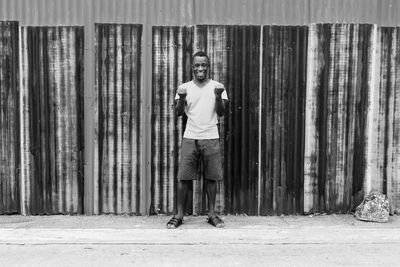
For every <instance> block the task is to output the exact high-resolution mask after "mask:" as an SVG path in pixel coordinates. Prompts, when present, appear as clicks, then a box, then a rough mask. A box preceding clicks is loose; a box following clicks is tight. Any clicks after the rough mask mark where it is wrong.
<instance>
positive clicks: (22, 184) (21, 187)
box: [18, 26, 26, 215]
mask: <svg viewBox="0 0 400 267" xmlns="http://www.w3.org/2000/svg"><path fill="white" fill-rule="evenodd" d="M21 42H22V38H21V26H19V27H18V51H19V59H18V64H19V66H18V69H19V75H18V77H19V123H20V127H19V133H20V136H19V142H20V143H19V145H20V161H21V162H20V171H19V179H20V183H19V194H20V203H19V205H20V210H21V214H22V215H26V211H25V205H24V204H25V191H24V188H25V179H24V175H23V173H24V171H25V170H24V166H25V164H24V162H25V159H24V151H23V147H24V146H23V139H24V116H23V114H24V105H23V102H24V101H23V94H22V89H23V87H22V85H23V83H22V71H21V70H22V54H23V53H22V44H21Z"/></svg>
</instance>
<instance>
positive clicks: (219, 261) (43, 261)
mask: <svg viewBox="0 0 400 267" xmlns="http://www.w3.org/2000/svg"><path fill="white" fill-rule="evenodd" d="M168 219H169V217H167V216H150V217H147V216H143V217H133V216H38V217H24V216H0V259H1V263H2V264H1V265H2V266H21V265H26V266H110V265H115V266H242V265H249V264H251V265H253V266H322V265H324V266H338V265H339V266H387V265H388V264H391V266H397V265H399V264H400V216H392V217H390V221H389V223H384V224H380V223H366V222H360V221H357V220H356V219H355V218H354V217H353V216H351V215H329V216H268V217H246V216H223V219H224V220H225V222H226V227H225V228H224V229H215V228H213V227H212V226H210V225H209V224H207V223H206V222H205V219H206V217H205V216H198V217H194V216H191V217H187V218H185V223H184V224H183V225H182V226H181V227H179V228H178V229H176V230H168V229H166V228H165V224H166V222H167V221H168Z"/></svg>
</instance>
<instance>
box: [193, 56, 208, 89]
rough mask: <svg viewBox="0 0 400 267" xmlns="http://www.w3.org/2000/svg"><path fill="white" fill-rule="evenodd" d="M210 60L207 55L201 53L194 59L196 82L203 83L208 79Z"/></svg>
mask: <svg viewBox="0 0 400 267" xmlns="http://www.w3.org/2000/svg"><path fill="white" fill-rule="evenodd" d="M209 65H210V60H209V58H208V56H207V54H206V53H204V52H203V51H199V52H197V53H195V54H194V55H193V57H192V70H193V75H194V77H195V79H196V80H198V81H200V82H201V81H203V80H205V79H206V78H207V72H208V68H209Z"/></svg>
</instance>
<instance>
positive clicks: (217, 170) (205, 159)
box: [178, 138, 223, 181]
mask: <svg viewBox="0 0 400 267" xmlns="http://www.w3.org/2000/svg"><path fill="white" fill-rule="evenodd" d="M201 161H202V163H203V174H204V178H205V179H207V180H215V181H220V180H222V178H223V177H222V165H221V152H220V148H219V139H205V140H197V139H188V138H183V140H182V147H181V158H180V162H179V170H178V180H197V179H199V177H200V175H199V166H200V165H199V164H200V162H201Z"/></svg>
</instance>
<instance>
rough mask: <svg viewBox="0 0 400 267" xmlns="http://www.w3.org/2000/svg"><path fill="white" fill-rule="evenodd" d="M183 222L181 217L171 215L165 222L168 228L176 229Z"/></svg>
mask: <svg viewBox="0 0 400 267" xmlns="http://www.w3.org/2000/svg"><path fill="white" fill-rule="evenodd" d="M182 223H183V219H182V218H176V217H175V216H174V217H172V218H171V219H170V220H169V221H168V223H167V228H168V229H176V228H178V227H179V226H180V225H181V224H182Z"/></svg>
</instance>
